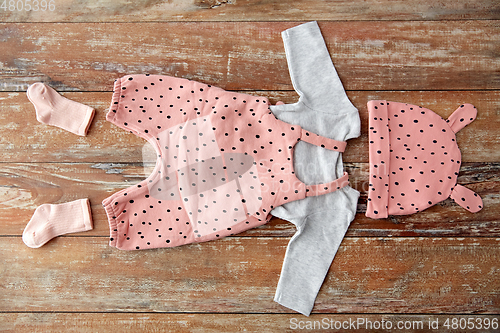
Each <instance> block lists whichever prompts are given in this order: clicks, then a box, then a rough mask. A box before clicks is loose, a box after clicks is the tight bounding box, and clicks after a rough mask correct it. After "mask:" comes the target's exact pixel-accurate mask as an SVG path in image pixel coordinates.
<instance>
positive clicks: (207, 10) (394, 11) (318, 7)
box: [1, 0, 500, 22]
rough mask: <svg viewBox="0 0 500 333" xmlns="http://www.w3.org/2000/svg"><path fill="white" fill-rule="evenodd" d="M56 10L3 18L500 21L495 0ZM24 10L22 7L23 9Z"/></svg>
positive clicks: (155, 0) (215, 1)
mask: <svg viewBox="0 0 500 333" xmlns="http://www.w3.org/2000/svg"><path fill="white" fill-rule="evenodd" d="M53 3H54V10H53V11H50V10H45V11H43V10H42V8H40V9H39V10H38V11H35V10H31V11H26V10H25V9H24V10H12V11H10V10H7V11H4V12H3V13H2V14H3V16H2V17H1V21H2V22H145V21H155V22H165V21H233V22H234V21H290V20H329V21H334V20H341V21H345V20H349V21H350V20H397V21H400V20H450V19H455V20H464V19H498V18H499V17H500V7H499V5H498V3H497V2H496V1H494V0H482V1H480V0H459V1H452V0H447V1H439V2H436V1H432V0H423V1H418V0H410V1H404V0H398V1H390V0H383V1H364V0H351V1H320V0H310V1H294V0H285V1H283V0H282V1H270V0H265V1H258V0H188V1H186V0H169V1H160V0H139V1H134V2H130V1H125V0H119V1H98V2H90V3H88V2H80V1H75V0H53ZM20 8H21V9H22V6H21V7H20Z"/></svg>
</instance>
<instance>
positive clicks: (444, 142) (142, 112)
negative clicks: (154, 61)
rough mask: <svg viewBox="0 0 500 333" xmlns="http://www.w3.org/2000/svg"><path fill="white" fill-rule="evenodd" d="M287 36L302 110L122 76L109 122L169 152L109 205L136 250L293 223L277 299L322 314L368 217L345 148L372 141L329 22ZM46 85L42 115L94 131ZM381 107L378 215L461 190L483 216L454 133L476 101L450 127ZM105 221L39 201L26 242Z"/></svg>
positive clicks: (421, 113) (409, 108) (374, 197)
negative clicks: (349, 236) (67, 113)
mask: <svg viewBox="0 0 500 333" xmlns="http://www.w3.org/2000/svg"><path fill="white" fill-rule="evenodd" d="M282 37H283V41H284V44H285V51H286V56H287V61H288V67H289V71H290V76H291V79H292V84H293V87H294V89H295V91H296V92H297V93H298V95H299V100H298V102H297V103H294V104H283V103H281V102H279V103H277V105H273V106H271V105H269V102H268V100H267V98H265V97H255V96H250V95H246V94H241V93H234V92H229V91H225V90H223V89H220V88H217V87H212V86H210V85H206V84H203V83H199V82H195V81H190V80H186V79H181V78H175V77H169V76H162V75H128V76H124V77H122V78H120V79H118V80H116V81H115V84H114V89H113V97H112V102H111V106H110V110H109V112H108V114H107V116H106V119H107V120H108V121H110V122H112V123H114V124H115V125H117V126H119V127H121V128H123V129H125V130H127V131H130V133H133V134H135V135H138V136H140V137H142V138H144V139H146V140H147V141H148V142H149V143H150V144H151V145H152V146H153V147H154V149H155V152H156V154H157V159H156V165H155V168H154V170H153V172H152V173H151V175H150V176H149V177H147V179H145V180H144V181H142V182H140V183H139V184H137V185H134V186H132V187H129V188H126V189H123V190H121V191H119V192H117V193H115V194H113V195H111V196H110V197H108V198H106V199H105V200H104V201H103V206H104V208H105V211H106V214H107V218H108V222H109V226H110V234H111V236H110V245H111V246H114V247H117V248H119V249H124V250H139V249H150V248H159V247H173V246H179V245H183V244H188V243H192V242H204V241H209V240H214V239H218V238H222V237H225V236H228V235H232V234H237V233H240V232H242V231H244V230H247V229H249V228H253V227H256V226H259V225H262V224H264V223H266V222H267V221H269V219H270V218H271V214H272V215H274V216H277V217H279V218H282V219H285V220H287V221H290V222H291V223H293V224H294V225H295V226H296V228H297V232H296V233H295V235H294V236H293V237H292V238H291V240H290V242H289V244H288V247H287V250H286V253H285V259H284V262H283V267H282V271H281V275H280V279H279V282H278V287H277V290H276V295H275V301H276V302H278V303H279V304H281V305H283V306H285V307H288V308H290V309H293V310H295V311H298V312H300V313H302V314H304V315H309V314H310V312H311V310H312V308H313V306H314V301H315V299H316V296H317V293H318V291H319V289H320V287H321V285H322V283H323V280H324V278H325V276H326V274H327V272H328V269H329V267H330V264H331V262H332V260H333V258H334V256H335V254H336V252H337V250H338V248H339V246H340V243H341V241H342V239H343V237H344V235H345V233H346V231H347V228H348V226H349V224H350V223H351V221H352V220H353V219H354V216H355V214H356V206H357V201H358V198H359V192H358V191H356V190H354V189H353V188H351V187H350V186H349V185H348V183H349V182H348V175H347V173H345V172H344V170H343V163H342V157H341V156H342V155H341V153H342V152H343V151H344V149H345V147H346V142H345V141H346V140H348V139H351V138H355V137H358V136H359V135H360V120H359V114H358V111H357V109H356V108H355V107H354V106H353V105H352V104H351V102H350V101H349V99H348V98H347V96H346V94H345V91H344V89H343V86H342V83H341V81H340V79H339V77H338V75H337V72H336V70H335V67H334V66H333V63H332V61H331V59H330V55H329V53H328V50H327V48H326V45H325V42H324V40H323V37H322V35H321V32H320V30H319V27H318V25H317V23H316V22H309V23H305V24H302V25H299V26H297V27H294V28H291V29H288V30H286V31H284V32H283V33H282ZM32 87H33V88H30V89H28V97H29V98H30V101H32V102H33V103H34V104H35V107H36V108H37V117H38V114H39V113H40V117H38V119H39V120H40V121H42V122H44V123H48V124H52V125H56V126H59V127H61V128H65V129H68V130H70V131H72V132H73V133H75V134H78V135H85V133H86V131H87V129H88V126H89V124H90V121H91V120H92V117H93V114H94V111H93V109H91V108H86V107H85V106H83V105H82V104H79V103H76V102H75V104H74V105H73V104H71V103H69V102H68V101H67V100H66V99H64V98H62V97H60V96H59V97H58V96H55V97H54V96H53V95H54V94H53V93H52V92H51V90H50V89H48V88H45V87H42V86H40V85H37V84H35V85H33V86H32ZM30 91H31V94H30ZM47 97H48V100H50V101H49V102H47ZM68 103H69V104H68ZM55 104H58V105H59V106H61V105H62V106H64V107H74V108H75V109H78V110H79V114H78V115H77V116H76V117H74V118H73V120H74V121H72V122H71V121H70V122H66V120H65V119H62V120H61V119H60V118H61V117H60V115H61V114H62V113H61V109H60V108H59V109H58V107H57V105H55ZM368 109H369V113H370V117H369V122H370V132H369V137H370V192H369V198H368V207H367V213H366V215H367V216H368V217H371V218H382V217H387V215H388V214H411V213H415V212H417V211H421V210H423V209H425V208H427V207H429V206H431V205H433V204H435V203H437V202H439V201H441V200H444V199H445V198H447V197H448V196H451V198H453V199H454V200H455V201H456V202H457V203H458V204H459V205H461V206H462V207H464V208H466V209H468V210H469V211H471V212H476V211H479V210H480V209H481V208H482V201H481V198H480V197H479V196H478V195H477V194H475V193H474V192H472V191H471V190H468V189H466V188H465V187H463V186H461V185H457V184H456V179H457V176H458V170H459V167H460V160H461V157H460V151H459V150H458V147H457V145H456V140H455V135H454V133H456V132H458V131H459V130H460V129H461V128H462V127H464V126H465V125H466V124H468V123H470V122H471V121H473V120H474V118H475V116H476V109H475V108H474V107H473V106H472V105H470V104H464V105H462V106H461V107H460V108H459V109H458V110H457V111H455V112H454V113H453V114H452V115H451V116H450V117H449V118H448V120H447V121H445V120H443V119H442V118H441V117H439V116H438V115H436V114H435V113H434V112H432V111H431V110H428V109H424V108H421V107H417V106H414V105H409V104H403V103H395V102H387V101H370V102H368ZM63 118H64V117H63ZM75 119H76V120H75ZM306 184H309V185H306ZM63 205H64V206H63ZM53 206H58V205H53ZM71 207H83V208H82V214H80V215H81V218H77V220H78V221H77V223H73V225H71V226H69V227H67V226H62V225H61V223H60V222H61V221H60V220H61V219H59V218H56V217H54V216H53V215H54V214H52V213H54V212H62V213H61V214H63V213H64V214H63V215H64V219H67V216H68V211H69V210H72V209H76V208H71ZM78 209H80V208H78ZM87 211H88V214H87V213H86V212H87ZM80 215H78V216H80ZM64 219H63V220H64ZM42 220H47V221H48V222H49V223H47V224H46V225H44V223H42V222H43V221H42ZM50 220H53V222H51V221H50ZM43 228H45V229H47V230H46V232H45V234H44V232H43V230H42V229H43ZM91 228H92V221H91V214H90V208H89V204H88V200H86V201H85V200H84V201H81V202H80V201H75V202H72V203H68V204H62V205H60V207H43V209H40V210H38V209H37V212H36V213H35V215H34V216H33V218H32V221H30V223H28V226H27V228H26V229H25V232H24V233H23V240H24V241H25V243H26V244H27V245H28V246H30V247H39V246H41V245H43V244H44V243H45V242H47V241H48V240H49V239H50V238H51V237H54V236H56V235H60V234H63V233H68V232H72V231H73V232H76V231H82V230H89V229H91ZM38 235H41V236H43V237H41V236H38ZM36 237H39V239H36Z"/></svg>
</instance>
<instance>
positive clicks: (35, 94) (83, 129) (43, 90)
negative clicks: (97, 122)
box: [26, 82, 94, 136]
mask: <svg viewBox="0 0 500 333" xmlns="http://www.w3.org/2000/svg"><path fill="white" fill-rule="evenodd" d="M26 94H27V95H28V99H29V100H30V102H31V103H33V105H34V106H35V110H36V119H37V120H38V121H39V122H41V123H43V124H47V125H52V126H57V127H60V128H62V129H65V130H67V131H70V132H71V133H74V134H77V135H81V136H85V135H86V134H87V130H88V128H89V126H90V123H91V122H92V118H94V109H93V108H91V107H89V106H87V105H84V104H81V103H77V102H75V101H72V100H69V99H67V98H65V97H62V96H61V95H59V93H57V91H55V90H54V89H52V88H51V87H49V86H46V85H45V84H43V83H41V82H37V83H34V84H32V85H31V86H29V88H28V91H27V92H26Z"/></svg>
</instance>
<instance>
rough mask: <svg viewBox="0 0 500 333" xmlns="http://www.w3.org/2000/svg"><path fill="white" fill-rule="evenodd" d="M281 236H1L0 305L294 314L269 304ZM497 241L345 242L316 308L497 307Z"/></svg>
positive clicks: (281, 246) (402, 310)
mask: <svg viewBox="0 0 500 333" xmlns="http://www.w3.org/2000/svg"><path fill="white" fill-rule="evenodd" d="M287 243H288V239H284V238H239V237H231V238H225V239H222V240H218V241H213V242H207V243H203V244H194V245H187V246H182V247H177V248H172V249H155V250H148V251H132V252H127V251H120V250H117V249H113V248H111V247H109V246H108V244H107V241H106V240H105V239H102V238H93V237H88V238H80V237H79V238H59V239H56V240H55V241H52V242H51V243H49V244H47V245H46V246H44V247H42V248H40V249H36V250H34V249H30V248H27V247H26V246H23V245H22V242H21V239H20V238H19V237H1V238H0V255H1V257H2V258H3V259H2V260H3V262H4V267H5V268H7V267H8V269H2V270H1V271H0V281H1V287H2V293H0V311H37V312H39V311H43V312H47V311H61V310H64V311H65V312H68V311H69V312H115V311H118V312H122V311H126V312H218V313H233V314H234V313H254V312H259V313H262V312H272V313H283V312H290V310H288V309H286V308H283V307H281V306H279V305H278V304H277V303H275V302H273V296H274V291H275V288H276V283H277V281H278V276H279V273H280V270H281V264H282V259H283V256H284V253H285V248H286V246H287ZM499 245H500V239H499V238H482V239H481V238H404V237H401V238H354V239H351V238H348V239H345V240H344V241H343V243H342V246H341V247H340V250H339V252H338V253H337V256H336V258H335V264H334V265H332V267H331V268H330V271H329V274H328V276H327V278H326V280H325V283H324V284H323V287H322V288H321V290H320V292H319V296H318V298H317V300H316V306H315V308H314V311H315V312H316V313H373V311H374V310H375V311H376V312H377V313H407V312H408V313H414V314H417V313H421V314H429V313H437V314H443V313H461V314H473V313H474V314H478V313H481V314H488V313H489V314H494V313H498V312H499V311H500V295H499V288H500V279H499V278H498V276H499V273H500V266H499V263H498V257H499V255H500V246H499ZM69 254H70V255H69ZM27 267H29V269H26V268H27Z"/></svg>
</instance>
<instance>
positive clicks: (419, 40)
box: [0, 20, 500, 91]
mask: <svg viewBox="0 0 500 333" xmlns="http://www.w3.org/2000/svg"><path fill="white" fill-rule="evenodd" d="M498 22H499V21H498V20H492V21H449V22H434V21H433V22H415V21H412V22H373V21H367V22H359V21H353V22H323V23H321V30H322V33H323V35H324V37H325V40H326V43H327V46H328V48H329V50H330V53H331V55H332V59H333V61H334V63H335V65H336V67H337V70H338V72H339V73H341V78H342V79H343V81H344V84H345V86H346V88H347V89H348V90H443V89H446V90H463V89H465V90H471V89H475V90H477V89H499V87H500V80H499V76H500V74H499V73H500V58H499V57H498V50H499V43H498V39H497V36H498V34H499V32H500V26H499V23H498ZM297 24H298V23H295V22H294V23H288V22H287V23H281V22H252V23H246V22H234V23H231V22H224V23H217V22H199V23H179V22H173V23H123V24H85V23H74V24H63V23H61V24H52V23H33V24H16V23H11V24H1V25H0V31H1V32H2V33H1V38H0V47H1V48H2V49H4V50H9V53H4V54H2V55H0V61H1V62H2V63H3V67H2V72H1V73H0V78H1V80H2V85H1V89H2V90H3V91H19V90H25V89H26V88H27V85H28V83H30V82H33V81H38V80H44V81H46V82H50V83H51V84H52V85H53V86H55V88H57V89H59V90H85V91H109V90H110V88H111V86H112V85H111V84H112V82H113V80H114V79H116V78H117V77H119V76H122V75H124V74H132V73H150V74H158V73H162V74H168V75H177V76H182V77H185V78H190V79H195V80H199V81H203V82H206V83H209V84H213V85H216V86H219V87H221V88H225V89H231V90H235V89H245V90H252V89H259V90H283V89H288V90H290V89H291V82H290V78H289V76H288V68H287V65H286V61H285V53H284V49H283V43H282V40H281V31H283V30H285V29H287V28H290V27H293V26H296V25H297ZM131 31H133V33H131Z"/></svg>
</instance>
